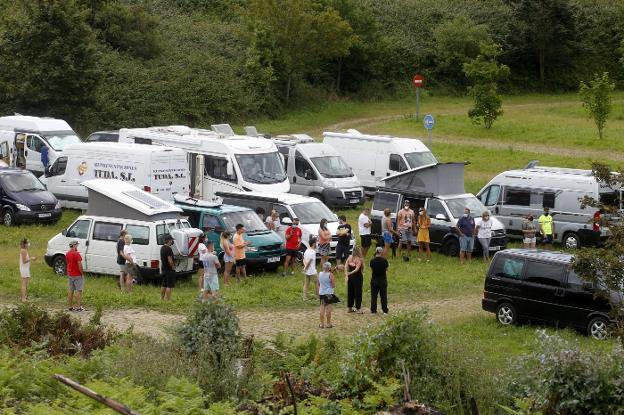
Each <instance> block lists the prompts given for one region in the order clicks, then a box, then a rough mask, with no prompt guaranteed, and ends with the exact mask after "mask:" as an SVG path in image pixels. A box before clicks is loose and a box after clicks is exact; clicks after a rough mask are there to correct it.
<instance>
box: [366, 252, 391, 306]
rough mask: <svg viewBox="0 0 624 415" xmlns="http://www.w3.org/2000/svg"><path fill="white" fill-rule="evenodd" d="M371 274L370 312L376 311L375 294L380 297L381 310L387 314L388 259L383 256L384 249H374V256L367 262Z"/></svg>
mask: <svg viewBox="0 0 624 415" xmlns="http://www.w3.org/2000/svg"><path fill="white" fill-rule="evenodd" d="M369 265H370V267H371V270H372V271H373V274H372V276H371V306H370V307H371V308H370V310H371V313H373V314H375V313H377V295H379V297H380V298H381V311H383V313H384V314H388V278H387V276H386V272H387V271H388V266H389V264H388V260H387V259H386V258H384V249H383V248H382V247H378V248H377V249H375V257H374V258H373V259H371V260H370V263H369Z"/></svg>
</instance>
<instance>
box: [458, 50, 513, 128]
mask: <svg viewBox="0 0 624 415" xmlns="http://www.w3.org/2000/svg"><path fill="white" fill-rule="evenodd" d="M480 50H481V52H480V54H479V56H477V57H476V58H475V59H472V60H470V61H469V62H466V63H464V65H463V69H464V73H465V74H466V76H467V77H468V79H469V80H470V82H471V83H472V86H470V87H468V95H470V96H472V98H473V100H474V108H472V109H471V110H469V111H468V116H469V117H470V118H472V120H473V122H475V123H476V124H480V123H481V122H483V125H484V126H485V128H488V129H489V128H490V127H492V123H493V122H494V121H495V120H496V119H497V118H498V117H500V116H501V115H502V114H503V110H502V108H501V107H502V105H503V103H502V99H501V97H500V96H499V95H498V82H499V81H502V80H505V79H507V78H509V74H510V71H509V68H508V67H507V66H506V65H502V64H500V63H498V60H497V58H498V57H499V56H500V54H501V47H500V46H499V45H498V44H496V43H481V47H480Z"/></svg>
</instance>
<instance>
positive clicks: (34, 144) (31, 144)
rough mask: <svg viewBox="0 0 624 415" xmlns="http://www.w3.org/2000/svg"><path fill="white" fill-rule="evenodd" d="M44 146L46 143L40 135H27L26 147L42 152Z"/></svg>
mask: <svg viewBox="0 0 624 415" xmlns="http://www.w3.org/2000/svg"><path fill="white" fill-rule="evenodd" d="M43 146H44V144H43V142H42V141H41V139H40V138H39V137H37V136H34V135H28V136H27V137H26V147H28V148H29V149H31V150H33V151H36V152H38V153H40V152H41V147H43Z"/></svg>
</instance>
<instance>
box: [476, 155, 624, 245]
mask: <svg viewBox="0 0 624 415" xmlns="http://www.w3.org/2000/svg"><path fill="white" fill-rule="evenodd" d="M584 196H589V197H592V198H594V199H595V200H599V201H602V202H607V203H609V204H613V203H614V202H617V201H618V200H619V201H620V202H619V203H620V206H621V200H622V191H621V190H613V189H611V188H609V187H608V186H606V185H605V184H603V183H600V182H598V181H597V180H596V178H595V177H594V176H593V175H592V172H591V170H580V169H566V168H559V167H542V166H536V165H534V164H533V163H532V164H529V165H528V166H527V168H525V169H522V170H509V171H506V172H503V173H500V174H499V175H497V176H496V177H494V178H493V179H492V180H491V181H490V182H489V183H488V184H487V185H485V187H484V188H483V189H481V191H480V192H479V193H478V194H477V197H479V198H480V199H481V201H482V202H483V204H484V205H485V206H486V207H487V208H488V209H490V210H491V211H493V212H494V213H495V214H496V216H497V217H498V218H499V219H500V220H501V221H502V222H503V223H504V224H505V227H506V228H507V232H508V235H509V236H510V237H515V238H522V222H523V221H524V220H525V218H526V217H527V216H528V215H529V214H531V215H533V217H534V218H535V219H534V220H535V221H537V219H538V218H539V216H540V215H541V214H542V213H543V210H544V208H545V207H548V208H549V209H550V213H551V215H552V216H553V221H554V226H555V235H554V236H555V238H554V239H555V241H557V242H560V243H562V244H563V245H564V246H565V247H566V248H579V247H581V246H583V245H595V244H599V243H600V242H601V241H604V240H605V239H606V237H607V232H608V230H607V229H606V228H605V227H604V226H601V224H600V223H596V224H594V217H595V216H594V215H599V214H598V212H597V209H596V208H593V207H589V206H587V207H585V208H582V207H581V199H582V198H583V197H584ZM596 217H598V216H596Z"/></svg>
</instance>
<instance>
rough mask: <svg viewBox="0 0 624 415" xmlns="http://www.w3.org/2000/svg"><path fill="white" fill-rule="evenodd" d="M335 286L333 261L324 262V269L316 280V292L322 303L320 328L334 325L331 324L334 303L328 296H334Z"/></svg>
mask: <svg viewBox="0 0 624 415" xmlns="http://www.w3.org/2000/svg"><path fill="white" fill-rule="evenodd" d="M335 286H336V282H335V280H334V274H332V273H331V263H330V262H326V263H324V264H323V271H321V272H319V275H318V279H317V280H316V292H317V294H318V296H319V300H320V303H321V307H320V313H319V315H320V319H321V323H320V324H319V328H321V329H322V328H328V329H330V328H332V327H333V326H332V324H331V313H332V305H331V303H329V302H328V299H329V298H328V297H330V296H331V297H333V294H334V287H335Z"/></svg>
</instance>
